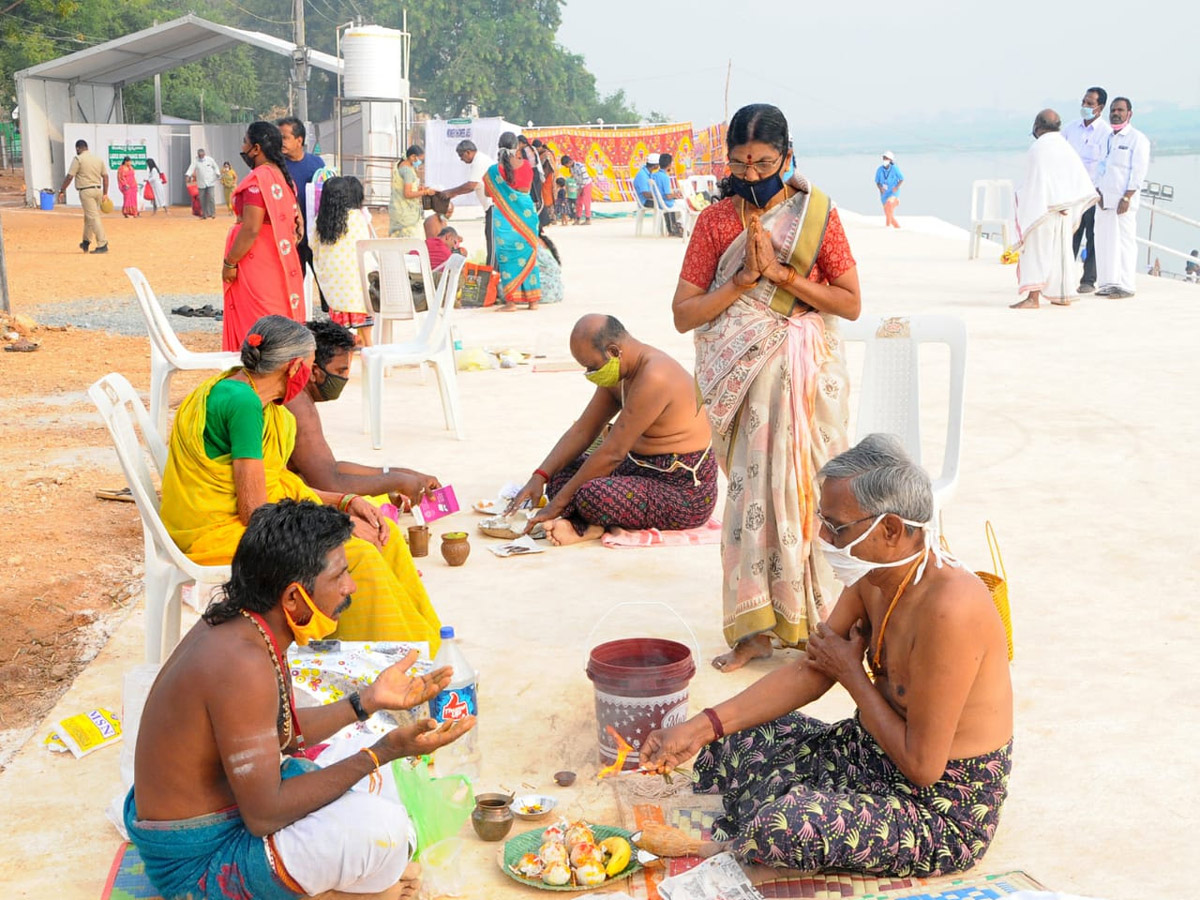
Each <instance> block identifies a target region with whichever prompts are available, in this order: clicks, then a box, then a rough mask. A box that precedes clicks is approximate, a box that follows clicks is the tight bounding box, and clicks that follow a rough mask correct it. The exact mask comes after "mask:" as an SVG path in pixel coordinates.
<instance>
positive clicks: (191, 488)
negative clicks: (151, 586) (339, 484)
mask: <svg viewBox="0 0 1200 900" xmlns="http://www.w3.org/2000/svg"><path fill="white" fill-rule="evenodd" d="M235 371H237V370H236V369H231V370H230V371H228V372H222V373H221V374H220V375H216V376H214V377H212V378H210V379H208V380H207V381H205V382H204V383H203V384H201V385H200V386H199V387H197V388H196V389H195V390H194V391H192V392H191V393H190V394H189V395H188V396H187V397H186V398H185V399H184V401H183V403H182V404H181V405H180V407H179V412H178V413H177V414H176V416H175V424H174V426H173V427H172V429H171V439H170V441H169V443H168V451H167V467H166V470H165V472H164V473H163V483H162V505H161V507H160V512H161V515H162V520H163V524H164V525H166V528H167V531H168V532H169V533H170V535H171V537H172V538H173V539H174V541H175V543H176V544H177V545H178V546H179V549H181V550H182V551H183V552H184V553H186V554H187V555H188V557H189V558H190V559H191V560H193V561H194V562H197V563H199V564H200V565H204V566H217V565H228V564H229V563H230V562H231V561H232V560H233V554H234V551H236V550H237V545H238V542H239V541H240V540H241V539H242V534H243V533H244V532H245V530H246V526H244V525H243V524H242V521H241V519H240V518H238V511H237V491H236V488H235V486H234V481H233V461H232V459H231V458H230V457H229V456H228V455H225V456H219V457H217V458H216V459H209V458H208V454H206V453H205V452H204V425H205V421H206V409H207V405H208V394H209V392H210V391H211V390H212V387H213V385H215V384H216V383H217V382H218V381H220V380H221V379H223V378H227V377H228V376H229V375H230V374H232V372H235ZM295 446H296V418H295V416H293V415H292V414H291V412H289V411H288V410H287V409H286V408H285V407H283V406H280V405H278V404H275V403H268V404H267V405H266V408H265V409H263V471H264V474H265V476H266V487H267V501H268V502H269V503H276V502H278V501H279V500H283V499H285V498H287V499H291V500H311V501H313V502H314V503H320V502H321V501H320V499H319V498H318V497H317V495H316V494H315V493H314V492H313V491H312V489H311V488H309V487H308V485H306V484H305V483H304V482H303V481H302V480H301V478H300V476H298V475H297V474H296V473H294V472H292V471H290V470H289V469H288V467H287V461H288V459H289V458H290V457H291V455H292V450H293V449H294V448H295ZM388 525H389V528H390V531H391V537H390V538H389V540H388V542H387V543H386V544H385V545H384V546H383V549H382V550H380V549H379V548H378V547H376V546H375V545H374V544H372V543H370V542H369V541H364V540H362V539H361V538H351V539H350V540H349V541H347V542H346V559H347V561H348V562H349V564H350V575H351V577H352V578H353V579H354V582H355V585H356V588H355V591H354V600H353V602H352V603H351V604H350V607H349V609H347V610H345V611H344V612H343V613H342V614H341V616H340V617H339V619H338V627H337V631H335V632H334V633H333V635H331V637H334V638H339V639H341V640H344V641H367V640H374V641H428V642H429V653H430V656H431V657H432V656H433V655H434V654H436V653H437V650H438V645H439V643H440V639H439V637H438V632H439V629H440V628H441V623H440V622H439V621H438V617H437V613H436V612H434V609H433V604H432V603H430V601H429V595H428V594H427V593H426V592H425V586H424V585H423V584H422V583H421V579H420V576H419V575H418V574H417V568H416V566H415V565H414V563H413V559H412V555H411V554H410V553H409V552H408V545H407V544H405V542H404V539H403V538H402V537H401V536H400V532H399V529H397V528H396V526H395V524H394V523H391V522H389V523H388Z"/></svg>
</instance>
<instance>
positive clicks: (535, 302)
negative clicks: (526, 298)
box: [529, 300, 538, 312]
mask: <svg viewBox="0 0 1200 900" xmlns="http://www.w3.org/2000/svg"><path fill="white" fill-rule="evenodd" d="M537 308H538V302H537V301H536V300H534V301H533V302H532V303H530V304H529V311H530V312H533V310H535V309H537Z"/></svg>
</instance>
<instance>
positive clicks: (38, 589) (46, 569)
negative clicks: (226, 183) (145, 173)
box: [0, 178, 231, 767]
mask: <svg viewBox="0 0 1200 900" xmlns="http://www.w3.org/2000/svg"><path fill="white" fill-rule="evenodd" d="M0 182H2V183H0V193H2V192H3V189H4V188H11V187H17V188H19V187H20V179H19V178H18V179H17V181H16V184H15V185H14V184H12V179H11V178H6V179H0ZM9 199H11V198H9V197H3V198H0V200H9ZM0 216H2V219H0V224H2V226H3V233H4V248H5V251H6V259H7V267H8V282H9V288H10V303H11V306H12V312H13V313H14V314H17V316H20V315H21V314H22V313H23V311H25V310H29V309H32V308H33V307H35V306H43V307H44V305H45V304H52V303H58V302H65V301H78V300H80V299H84V298H101V297H113V296H125V295H128V296H129V297H130V303H132V302H133V298H132V292H131V289H130V285H129V281H128V280H127V279H126V278H125V276H124V274H123V272H122V269H123V268H124V267H126V266H130V265H136V266H138V267H139V268H141V269H142V271H144V272H145V273H146V275H147V276H148V277H149V279H150V282H151V284H153V285H154V286H155V288H156V289H157V290H158V291H159V292H160V293H161V294H170V293H180V294H210V295H211V296H212V301H211V302H213V303H214V305H215V304H216V303H218V302H219V295H218V293H217V288H218V276H219V267H220V259H221V251H222V248H223V242H224V237H225V232H226V228H227V225H228V221H226V220H224V219H222V218H218V219H217V220H215V221H206V222H200V221H198V220H196V219H195V218H193V217H192V216H191V215H190V214H189V211H188V210H186V209H176V210H172V212H171V214H170V215H169V216H167V215H162V214H160V215H158V216H156V217H145V216H143V217H141V218H139V219H130V220H123V219H122V218H121V216H120V215H119V214H116V215H110V216H107V217H106V220H105V225H106V228H107V229H108V235H109V241H110V246H111V251H110V252H109V253H108V254H107V255H102V256H95V255H90V254H83V253H81V252H80V251H79V249H78V243H79V240H80V232H81V227H82V217H81V214H80V213H79V211H78V210H69V209H57V210H55V211H53V212H42V211H37V210H24V209H12V208H6V209H5V210H4V211H3V213H0ZM229 221H231V220H229ZM0 318H3V322H2V323H0V324H2V325H3V328H2V331H3V332H11V331H12V330H13V329H14V328H15V329H16V330H17V331H19V332H21V333H26V336H27V337H28V339H30V340H32V341H34V342H37V343H39V344H40V346H39V347H38V349H37V350H36V351H35V352H30V353H12V352H0V563H2V565H0V617H2V619H3V621H4V622H5V625H6V631H7V632H8V635H9V638H8V640H6V641H4V642H3V643H2V644H0V684H4V685H5V690H4V691H3V692H2V693H0V767H2V766H3V765H4V764H5V763H6V761H7V759H8V758H9V756H10V755H11V753H12V752H13V751H15V749H16V748H17V747H19V746H20V743H21V742H22V741H23V740H24V738H25V736H26V735H27V734H28V730H29V728H31V727H32V726H33V725H34V724H35V723H37V722H38V721H39V720H40V719H41V717H42V716H44V715H45V713H46V712H47V711H48V710H49V709H50V708H51V707H52V706H53V705H54V703H55V701H56V700H57V698H58V697H59V696H60V695H61V694H62V692H63V691H65V690H66V689H67V687H69V686H70V684H71V681H72V679H73V678H74V676H75V674H76V673H77V672H78V671H79V670H80V668H81V667H82V666H83V665H85V664H86V663H87V662H88V661H89V660H90V659H91V658H92V657H93V656H94V655H95V653H96V652H97V651H98V650H99V648H100V647H101V646H103V643H104V640H105V639H106V638H107V636H108V634H109V633H110V632H111V631H112V629H113V628H114V627H115V626H116V625H117V624H118V623H119V622H120V620H121V618H122V616H123V614H124V610H125V609H126V607H127V606H128V604H129V603H130V602H131V599H130V598H131V597H132V598H134V599H136V598H137V597H138V596H139V593H140V586H141V585H140V581H141V569H142V545H141V525H140V523H139V520H138V515H137V510H136V508H135V507H134V505H133V504H132V503H116V502H112V501H103V500H98V499H96V497H95V496H94V492H95V490H96V489H98V488H105V487H109V488H119V487H122V486H124V484H125V481H124V478H123V476H122V474H121V472H120V469H119V468H118V466H117V462H116V456H115V455H114V454H113V452H112V450H111V442H110V440H109V437H108V432H107V430H106V429H105V427H104V425H103V423H102V421H101V420H100V418H99V416H98V415H97V413H96V410H95V407H94V406H93V405H92V404H91V402H90V401H89V399H88V397H87V393H86V391H87V388H88V387H89V386H90V385H91V384H92V383H93V382H94V381H95V380H96V379H97V378H99V377H100V376H102V375H104V374H107V373H108V372H114V371H115V372H121V373H122V374H124V375H125V376H126V377H127V378H128V379H129V380H130V381H131V382H132V383H133V385H134V386H135V387H136V388H137V389H138V390H140V391H146V390H148V387H149V370H150V353H149V346H148V343H147V339H146V338H145V337H130V336H121V335H114V334H108V333H102V332H95V331H87V330H83V329H79V328H73V327H66V328H56V329H51V328H47V327H44V326H40V325H35V324H34V323H32V322H30V321H27V320H26V321H21V320H20V319H14V318H13V317H0ZM178 321H179V322H185V321H186V320H178ZM31 326H33V327H31ZM181 337H182V339H183V341H184V343H185V344H187V345H188V346H189V347H191V348H193V349H197V350H215V349H219V347H218V343H219V342H218V338H217V336H216V335H215V334H212V333H191V334H189V333H184V334H182V335H181ZM9 343H11V341H4V340H0V344H9ZM201 377H203V374H202V373H200V374H196V375H191V376H189V375H188V373H181V374H180V376H179V377H177V378H175V380H174V382H173V383H172V400H173V402H178V401H179V400H180V399H181V398H182V397H183V395H184V394H185V393H186V392H187V391H188V390H190V389H191V388H192V387H194V386H195V384H196V383H198V381H199V379H200V378H201Z"/></svg>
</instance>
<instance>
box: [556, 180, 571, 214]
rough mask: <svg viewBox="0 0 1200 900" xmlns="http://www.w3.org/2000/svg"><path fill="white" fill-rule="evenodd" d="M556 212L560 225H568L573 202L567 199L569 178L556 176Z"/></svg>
mask: <svg viewBox="0 0 1200 900" xmlns="http://www.w3.org/2000/svg"><path fill="white" fill-rule="evenodd" d="M554 184H555V191H554V214H555V215H556V216H557V217H558V224H559V225H566V224H567V219H568V218H569V217H570V215H571V204H570V202H569V201H568V200H567V179H565V178H555V179H554Z"/></svg>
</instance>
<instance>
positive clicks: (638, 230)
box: [629, 178, 654, 237]
mask: <svg viewBox="0 0 1200 900" xmlns="http://www.w3.org/2000/svg"><path fill="white" fill-rule="evenodd" d="M651 184H653V181H652V182H651ZM629 193H630V194H631V195H632V197H633V204H634V205H633V236H634V237H641V236H642V229H643V226H644V225H645V222H646V219H651V220H653V219H654V207H652V206H642V195H641V194H639V193H638V189H637V188H636V187H634V186H633V179H632V178H631V179H629Z"/></svg>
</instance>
